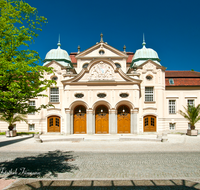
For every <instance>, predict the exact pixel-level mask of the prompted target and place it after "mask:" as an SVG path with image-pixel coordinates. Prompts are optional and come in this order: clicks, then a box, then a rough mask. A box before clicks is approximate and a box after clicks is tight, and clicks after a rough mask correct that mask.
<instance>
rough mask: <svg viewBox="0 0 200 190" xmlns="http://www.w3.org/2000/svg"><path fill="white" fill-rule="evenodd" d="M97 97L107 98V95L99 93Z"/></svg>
mask: <svg viewBox="0 0 200 190" xmlns="http://www.w3.org/2000/svg"><path fill="white" fill-rule="evenodd" d="M97 96H98V97H99V98H105V97H106V94H105V93H99V94H97Z"/></svg>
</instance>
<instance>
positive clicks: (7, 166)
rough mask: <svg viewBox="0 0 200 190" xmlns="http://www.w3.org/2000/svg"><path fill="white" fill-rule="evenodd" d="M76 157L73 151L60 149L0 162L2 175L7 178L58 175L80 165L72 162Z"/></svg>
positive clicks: (75, 168)
mask: <svg viewBox="0 0 200 190" xmlns="http://www.w3.org/2000/svg"><path fill="white" fill-rule="evenodd" d="M74 160H75V157H74V156H73V155H72V154H71V152H62V151H59V150H55V151H49V152H48V153H44V154H39V155H37V156H29V157H22V158H16V159H14V160H12V161H6V162H0V177H1V175H2V176H3V177H6V178H13V177H14V178H15V177H17V178H42V177H44V176H45V177H47V178H48V177H51V176H53V177H56V176H57V173H65V172H72V170H77V169H78V167H76V166H74V165H73V164H70V163H69V162H71V161H74Z"/></svg>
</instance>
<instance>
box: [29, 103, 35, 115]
mask: <svg viewBox="0 0 200 190" xmlns="http://www.w3.org/2000/svg"><path fill="white" fill-rule="evenodd" d="M29 106H33V108H35V101H29ZM34 114H35V112H31V113H29V115H34Z"/></svg>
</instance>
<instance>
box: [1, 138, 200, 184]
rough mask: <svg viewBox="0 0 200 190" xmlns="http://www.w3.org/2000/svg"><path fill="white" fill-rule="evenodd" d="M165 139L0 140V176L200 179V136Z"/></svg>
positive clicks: (52, 178) (53, 178)
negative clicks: (162, 141)
mask: <svg viewBox="0 0 200 190" xmlns="http://www.w3.org/2000/svg"><path fill="white" fill-rule="evenodd" d="M168 138H169V141H168V142H166V143H161V142H130V141H129V142H117V141H115V142H112V141H111V142H102V141H90V142H47V143H41V144H40V143H35V142H34V138H32V137H17V138H13V139H5V138H4V137H1V138H0V178H6V177H10V178H11V179H13V178H18V179H21V180H22V178H24V177H25V178H33V179H36V178H39V179H43V180H45V179H49V180H58V179H59V180H60V179H63V180H66V179H68V180H83V179H84V180H164V179H170V180H171V179H173V180H175V179H176V180H177V179H179V180H192V181H193V182H197V183H200V146H199V145H200V137H199V136H198V137H188V136H181V135H179V136H176V138H175V136H173V135H172V136H170V135H169V137H168Z"/></svg>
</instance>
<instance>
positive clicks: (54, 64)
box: [44, 60, 64, 71]
mask: <svg viewBox="0 0 200 190" xmlns="http://www.w3.org/2000/svg"><path fill="white" fill-rule="evenodd" d="M44 67H53V68H54V70H56V71H58V70H62V69H64V67H63V65H61V64H60V63H58V62H57V61H54V60H53V61H51V62H49V63H48V64H46V65H45V66H44Z"/></svg>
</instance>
